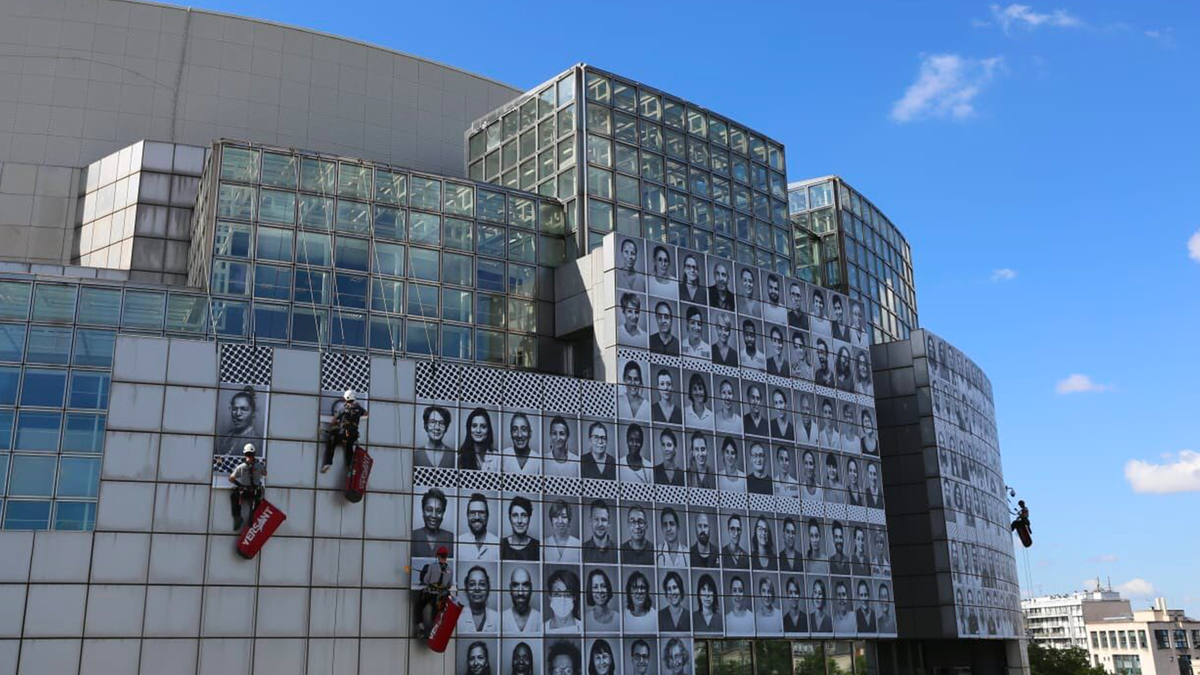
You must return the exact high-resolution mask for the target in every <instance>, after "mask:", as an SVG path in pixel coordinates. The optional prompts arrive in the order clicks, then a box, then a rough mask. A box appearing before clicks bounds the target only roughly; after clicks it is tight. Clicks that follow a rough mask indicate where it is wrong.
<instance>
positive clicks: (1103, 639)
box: [1100, 631, 1108, 649]
mask: <svg viewBox="0 0 1200 675" xmlns="http://www.w3.org/2000/svg"><path fill="white" fill-rule="evenodd" d="M1100 646H1101V647H1103V648H1105V649H1108V633H1107V632H1106V631H1100Z"/></svg>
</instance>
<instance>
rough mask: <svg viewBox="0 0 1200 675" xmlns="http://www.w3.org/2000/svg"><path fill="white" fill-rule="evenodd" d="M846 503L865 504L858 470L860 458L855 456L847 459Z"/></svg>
mask: <svg viewBox="0 0 1200 675" xmlns="http://www.w3.org/2000/svg"><path fill="white" fill-rule="evenodd" d="M846 503H847V504H850V505H852V506H862V505H863V491H862V484H861V482H860V475H859V471H858V460H856V459H854V458H853V457H850V458H848V459H847V460H846Z"/></svg>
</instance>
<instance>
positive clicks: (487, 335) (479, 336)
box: [475, 328, 504, 363]
mask: <svg viewBox="0 0 1200 675" xmlns="http://www.w3.org/2000/svg"><path fill="white" fill-rule="evenodd" d="M475 357H476V358H477V359H479V360H480V361H486V362H489V363H504V333H501V332H499V331H494V330H485V329H483V328H480V329H478V330H476V331H475Z"/></svg>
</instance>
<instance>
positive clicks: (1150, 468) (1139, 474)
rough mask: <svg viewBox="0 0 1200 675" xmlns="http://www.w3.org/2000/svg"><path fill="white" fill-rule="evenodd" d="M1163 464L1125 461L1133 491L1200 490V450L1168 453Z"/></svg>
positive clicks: (1166, 492) (1160, 492)
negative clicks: (1175, 453)
mask: <svg viewBox="0 0 1200 675" xmlns="http://www.w3.org/2000/svg"><path fill="white" fill-rule="evenodd" d="M1164 459H1165V460H1166V461H1164V462H1163V463H1162V464H1155V463H1153V462H1143V461H1142V460H1140V459H1131V460H1129V461H1128V462H1126V463H1125V480H1127V481H1129V485H1130V487H1132V488H1133V491H1134V492H1141V493H1149V494H1160V495H1163V494H1170V493H1172V492H1200V452H1193V451H1191V450H1180V451H1179V454H1178V455H1175V456H1174V457H1173V456H1172V455H1171V454H1170V453H1167V454H1166V455H1165V456H1164Z"/></svg>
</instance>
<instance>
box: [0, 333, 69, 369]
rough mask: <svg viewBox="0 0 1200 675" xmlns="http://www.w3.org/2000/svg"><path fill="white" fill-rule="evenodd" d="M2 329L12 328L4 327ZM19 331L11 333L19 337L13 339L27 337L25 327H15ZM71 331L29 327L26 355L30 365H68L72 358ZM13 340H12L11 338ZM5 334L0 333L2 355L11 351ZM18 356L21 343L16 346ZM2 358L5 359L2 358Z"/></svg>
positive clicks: (0, 351)
mask: <svg viewBox="0 0 1200 675" xmlns="http://www.w3.org/2000/svg"><path fill="white" fill-rule="evenodd" d="M2 328H10V327H9V326H4V327H2ZM11 328H17V329H19V330H13V331H9V332H10V333H17V334H18V335H14V336H12V338H16V339H19V338H23V337H24V336H25V330H24V328H25V327H24V326H15V327H11ZM71 333H72V331H71V329H70V328H52V327H50V326H30V327H29V351H28V353H27V355H26V357H25V358H26V360H27V361H29V363H48V364H52V365H66V364H67V361H69V360H70V358H71ZM10 339H11V338H10ZM4 341H5V340H4V332H3V331H0V353H3V352H8V351H11V349H12V348H11V347H9V345H7V344H4ZM15 347H16V349H17V351H18V354H19V350H20V343H19V342H18V343H16V345H15ZM0 358H4V357H3V356H0ZM10 360H17V359H10Z"/></svg>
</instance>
